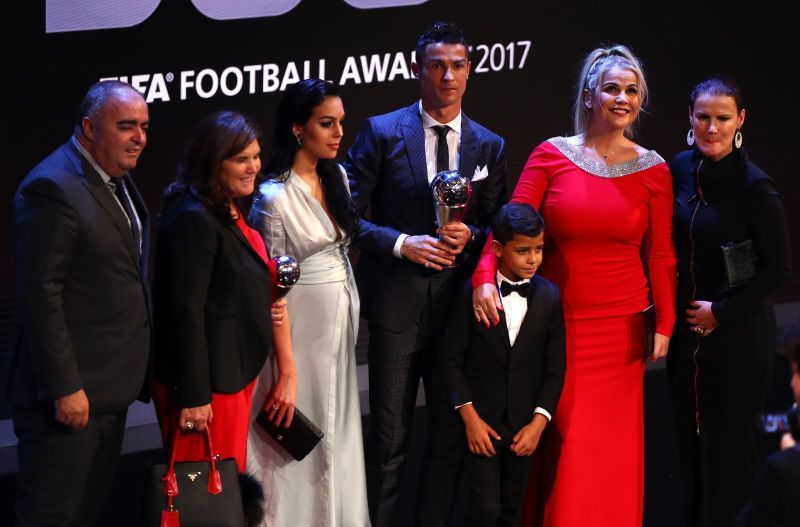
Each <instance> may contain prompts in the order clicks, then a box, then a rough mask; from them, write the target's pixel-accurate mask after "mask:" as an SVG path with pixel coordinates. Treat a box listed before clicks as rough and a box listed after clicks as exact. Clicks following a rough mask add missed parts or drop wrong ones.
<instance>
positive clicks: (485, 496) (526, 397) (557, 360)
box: [440, 203, 566, 526]
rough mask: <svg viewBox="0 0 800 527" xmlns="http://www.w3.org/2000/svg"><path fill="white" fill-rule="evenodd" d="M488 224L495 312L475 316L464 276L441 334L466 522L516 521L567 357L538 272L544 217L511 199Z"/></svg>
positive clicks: (557, 307) (556, 312) (551, 294)
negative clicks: (495, 318) (460, 450)
mask: <svg viewBox="0 0 800 527" xmlns="http://www.w3.org/2000/svg"><path fill="white" fill-rule="evenodd" d="M492 229H493V233H494V241H493V242H492V249H493V250H494V253H495V255H496V256H497V258H498V267H497V269H498V272H497V285H498V288H499V290H500V292H501V295H502V302H503V310H502V311H501V314H500V322H499V323H498V324H497V325H496V326H494V327H491V328H487V327H485V326H484V325H483V324H481V323H480V322H479V321H478V317H477V316H476V315H475V314H474V313H473V307H472V288H471V285H470V283H469V281H467V283H466V284H465V286H464V288H463V289H462V292H461V294H460V297H459V299H458V300H457V301H456V304H455V307H454V310H453V312H452V313H451V316H450V317H449V319H448V324H447V326H446V328H445V330H444V332H443V336H442V338H441V342H440V346H441V348H440V349H441V351H442V355H443V369H444V377H445V382H446V386H447V390H448V394H449V398H450V402H451V403H452V404H453V406H454V407H455V408H456V410H457V411H458V412H459V414H460V415H461V418H462V420H463V422H464V433H465V435H466V440H467V441H466V442H467V447H468V449H469V452H470V455H469V456H468V460H467V465H466V470H467V481H468V488H469V500H468V503H467V510H466V515H465V525H467V526H476V525H485V526H495V525H504V526H505V525H516V524H517V522H518V521H519V516H520V510H521V507H522V499H523V496H524V493H525V488H526V486H527V480H528V475H529V473H530V469H531V466H530V463H531V457H530V456H531V454H532V453H533V452H534V450H536V446H537V445H538V443H539V438H540V437H541V434H542V431H543V430H544V428H545V426H546V424H547V423H548V422H549V421H550V417H551V415H552V413H553V412H554V411H555V408H556V403H557V402H558V398H559V396H560V395H561V388H562V386H563V383H564V369H565V362H566V359H565V341H564V315H563V313H562V310H561V300H560V297H559V290H558V287H557V286H556V285H555V284H553V283H552V282H549V281H547V280H545V279H544V278H541V277H538V276H535V274H536V269H537V268H538V267H539V264H540V263H541V261H542V251H543V248H544V222H543V220H542V217H541V216H540V215H539V213H538V212H536V210H535V209H534V208H533V207H532V206H530V205H528V204H523V203H509V204H506V205H504V206H503V207H501V208H500V210H499V212H498V213H497V215H496V216H495V219H494V224H493V226H492Z"/></svg>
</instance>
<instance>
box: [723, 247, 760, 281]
mask: <svg viewBox="0 0 800 527" xmlns="http://www.w3.org/2000/svg"><path fill="white" fill-rule="evenodd" d="M720 251H721V253H722V275H721V283H720V291H722V292H726V291H730V290H731V289H734V288H736V287H739V286H742V285H744V284H746V283H748V282H750V280H752V279H753V277H754V276H755V275H756V271H757V270H758V256H757V255H756V248H755V246H754V245H753V240H744V241H742V242H738V243H734V242H728V243H725V244H723V245H721V246H720Z"/></svg>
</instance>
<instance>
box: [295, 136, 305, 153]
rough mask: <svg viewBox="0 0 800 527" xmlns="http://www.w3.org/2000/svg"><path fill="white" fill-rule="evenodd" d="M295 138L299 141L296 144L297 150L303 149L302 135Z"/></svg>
mask: <svg viewBox="0 0 800 527" xmlns="http://www.w3.org/2000/svg"><path fill="white" fill-rule="evenodd" d="M295 138H296V139H297V142H296V143H295V144H294V147H295V149H296V150H300V149H301V148H303V137H302V136H301V135H300V134H297V135H296V136H295Z"/></svg>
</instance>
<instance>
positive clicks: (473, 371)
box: [439, 276, 566, 435]
mask: <svg viewBox="0 0 800 527" xmlns="http://www.w3.org/2000/svg"><path fill="white" fill-rule="evenodd" d="M531 285H532V286H533V287H532V289H531V293H530V294H529V295H528V311H527V312H526V314H525V318H524V319H523V320H522V325H521V326H520V328H519V333H518V334H517V338H516V340H515V341H514V345H513V346H512V345H511V343H510V341H509V338H508V327H507V326H506V319H505V313H503V312H502V311H501V312H500V323H499V324H498V325H497V326H495V327H491V328H487V327H486V326H484V325H483V324H480V323H478V322H476V321H475V315H474V313H473V307H472V285H471V284H470V283H469V281H467V283H466V284H465V286H464V288H463V289H462V291H461V293H460V295H459V297H458V298H457V299H456V301H455V304H454V308H453V311H452V313H451V314H450V317H449V318H448V323H447V326H446V327H445V330H444V334H443V335H442V337H441V339H440V344H439V349H440V351H441V353H442V369H443V373H444V378H445V383H446V387H447V393H448V396H449V399H450V402H451V403H452V405H453V406H454V407H455V406H460V405H462V404H465V403H467V402H470V401H471V402H472V404H473V406H474V407H475V410H476V411H477V412H478V414H479V415H480V416H481V419H483V420H484V421H486V422H487V423H489V425H490V426H492V427H493V428H494V427H498V426H499V427H500V428H501V429H504V428H505V427H506V426H508V427H510V430H509V432H510V433H511V434H512V435H513V434H514V433H516V431H517V430H519V429H520V428H522V427H523V426H525V425H526V424H528V423H529V422H530V421H531V419H532V418H533V411H534V409H535V408H536V407H537V406H538V407H542V408H544V409H545V410H547V411H548V412H549V413H550V415H553V414H554V413H555V410H556V404H557V403H558V399H559V397H560V395H561V388H562V387H563V384H564V370H565V363H566V358H565V356H566V351H565V337H564V314H563V312H562V309H561V299H560V296H559V291H558V287H557V286H556V285H555V284H553V283H552V282H550V281H548V280H546V279H544V278H541V277H539V276H534V277H533V279H532V281H531ZM501 425H505V426H501ZM495 430H498V428H495ZM498 432H499V430H498ZM499 433H501V434H502V432H499Z"/></svg>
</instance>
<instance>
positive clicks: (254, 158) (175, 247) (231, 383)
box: [154, 112, 296, 470]
mask: <svg viewBox="0 0 800 527" xmlns="http://www.w3.org/2000/svg"><path fill="white" fill-rule="evenodd" d="M260 143H261V139H260V133H259V132H258V130H257V128H256V127H255V126H254V125H253V123H251V122H250V121H249V120H248V119H247V118H245V117H244V116H243V115H241V114H238V113H234V112H217V113H214V114H211V115H209V116H208V117H207V118H206V119H204V120H203V121H202V122H201V123H200V125H199V126H198V128H197V130H196V132H195V136H194V138H193V140H192V141H191V142H190V144H189V148H188V149H187V151H186V153H185V154H184V158H183V161H182V163H181V165H180V168H179V170H178V175H177V177H176V179H175V181H174V182H173V183H172V184H171V185H170V186H169V187H168V188H167V191H166V195H165V203H164V211H163V213H162V217H161V225H160V228H159V232H158V242H157V256H156V279H155V286H154V302H155V306H154V313H155V331H156V353H155V357H156V359H155V375H156V381H157V382H156V386H155V388H154V402H155V405H156V411H157V414H158V419H159V423H160V425H161V432H162V437H163V439H164V445H165V448H166V450H169V449H170V446H171V444H172V435H173V434H174V433H175V432H176V431H177V430H179V429H180V430H184V431H203V430H205V428H206V426H207V425H213V426H209V429H210V431H211V438H212V442H213V445H214V452H215V454H219V455H220V456H221V457H222V458H226V457H234V458H235V459H236V461H237V464H238V467H239V469H240V470H244V469H245V460H246V449H247V428H248V416H249V412H250V405H251V404H250V403H251V398H252V394H253V388H254V387H255V379H256V377H257V375H258V372H259V371H260V370H261V368H262V366H263V365H264V361H265V360H266V358H267V355H268V354H269V351H270V346H271V344H272V343H274V347H275V353H276V359H277V363H278V365H279V369H280V375H279V378H278V380H277V382H276V383H275V385H274V386H273V387H272V390H271V391H270V394H269V398H268V400H267V404H268V405H270V407H271V408H272V412H271V413H272V415H271V417H272V418H273V420H274V421H277V422H279V423H280V422H283V423H284V424H285V425H286V426H288V425H289V423H290V422H291V419H292V417H293V414H294V401H295V391H296V374H295V368H294V360H293V358H292V350H291V341H290V337H289V320H288V317H287V315H286V313H285V309H278V310H277V311H276V310H275V309H273V320H274V327H273V324H271V323H270V309H269V306H270V303H271V301H272V287H271V285H270V284H271V283H274V280H275V269H274V267H273V268H272V269H270V265H269V258H268V256H267V252H266V249H265V247H264V243H263V241H262V239H261V237H260V236H259V234H258V233H257V232H256V231H254V230H253V229H251V228H250V227H249V226H248V225H247V223H246V222H245V217H246V211H242V210H240V208H239V206H238V203H237V202H238V201H239V200H240V199H241V198H246V197H248V196H250V194H252V193H253V190H254V184H255V178H256V176H257V175H258V173H259V171H260V169H261V161H260V157H259V156H260ZM203 447H204V442H203V438H202V435H201V434H191V436H190V437H186V438H184V440H182V441H181V442H180V447H179V448H180V452H179V453H178V454H177V455H176V457H178V458H179V459H199V458H202V457H203Z"/></svg>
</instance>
